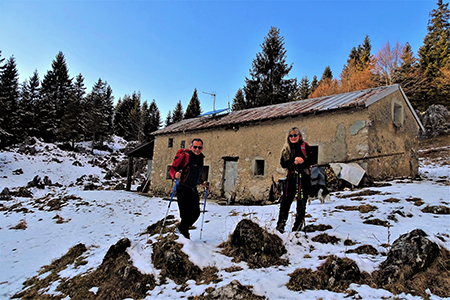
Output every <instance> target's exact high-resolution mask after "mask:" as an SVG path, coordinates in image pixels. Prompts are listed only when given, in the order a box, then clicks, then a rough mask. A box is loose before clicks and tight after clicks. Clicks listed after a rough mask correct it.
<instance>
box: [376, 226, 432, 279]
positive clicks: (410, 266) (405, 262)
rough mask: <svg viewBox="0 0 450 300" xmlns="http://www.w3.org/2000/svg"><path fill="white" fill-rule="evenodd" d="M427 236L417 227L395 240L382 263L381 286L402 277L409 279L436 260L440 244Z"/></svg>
mask: <svg viewBox="0 0 450 300" xmlns="http://www.w3.org/2000/svg"><path fill="white" fill-rule="evenodd" d="M426 237H427V234H426V233H425V232H424V231H423V230H421V229H415V230H413V231H411V232H409V233H406V234H403V235H401V236H400V237H399V238H398V239H397V240H395V241H394V243H393V244H392V248H391V249H390V250H389V252H388V255H387V259H386V260H385V261H384V262H382V263H381V264H380V270H379V277H378V285H379V286H384V285H387V284H390V283H392V282H394V281H396V280H397V279H399V278H400V277H402V278H404V279H408V277H411V276H412V275H413V274H415V273H417V272H420V271H423V270H425V269H426V268H427V267H428V266H430V265H431V264H432V263H433V262H434V260H435V259H436V258H437V256H438V255H439V246H438V245H437V244H436V243H434V242H431V241H430V240H429V239H427V238H426Z"/></svg>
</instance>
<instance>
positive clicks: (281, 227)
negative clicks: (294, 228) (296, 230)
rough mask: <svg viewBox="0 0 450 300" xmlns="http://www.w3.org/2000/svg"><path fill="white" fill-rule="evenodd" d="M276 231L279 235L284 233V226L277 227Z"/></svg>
mask: <svg viewBox="0 0 450 300" xmlns="http://www.w3.org/2000/svg"><path fill="white" fill-rule="evenodd" d="M276 230H277V231H278V232H279V233H284V226H280V225H277V228H276Z"/></svg>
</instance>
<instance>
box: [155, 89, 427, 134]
mask: <svg viewBox="0 0 450 300" xmlns="http://www.w3.org/2000/svg"><path fill="white" fill-rule="evenodd" d="M399 89H400V90H401V88H400V86H399V85H391V86H383V87H378V88H373V89H367V90H362V91H355V92H350V93H345V94H338V95H331V96H324V97H320V98H313V99H306V100H300V101H294V102H287V103H282V104H276V105H269V106H263V107H256V108H250V109H245V110H238V111H232V112H231V113H229V114H225V115H221V116H216V117H212V116H204V117H198V118H195V119H187V120H182V121H180V122H177V123H175V124H172V125H170V126H167V127H165V128H162V129H160V130H157V131H155V132H153V133H152V134H153V135H161V134H168V133H175V132H185V131H192V130H204V129H208V128H213V127H221V126H230V125H237V124H245V123H250V122H258V121H264V120H270V119H279V118H286V117H293V116H298V115H301V114H309V113H317V112H324V111H331V110H337V109H343V108H350V107H358V106H365V107H367V106H369V105H370V104H372V103H375V102H377V101H378V100H380V99H382V98H384V97H385V96H386V95H389V94H391V93H393V92H395V91H397V90H399ZM405 101H407V102H408V99H406V97H405ZM408 104H409V102H408ZM418 122H419V123H420V121H418Z"/></svg>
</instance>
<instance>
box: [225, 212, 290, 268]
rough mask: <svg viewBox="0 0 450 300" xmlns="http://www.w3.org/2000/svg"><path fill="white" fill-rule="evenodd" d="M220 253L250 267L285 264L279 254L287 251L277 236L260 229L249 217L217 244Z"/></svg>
mask: <svg viewBox="0 0 450 300" xmlns="http://www.w3.org/2000/svg"><path fill="white" fill-rule="evenodd" d="M219 247H220V248H223V250H222V251H221V253H222V254H224V255H227V256H230V257H233V260H232V261H233V262H240V261H245V262H247V264H248V265H249V267H250V268H267V267H270V266H273V265H287V264H288V261H287V260H286V259H281V256H282V255H283V254H285V253H286V252H287V250H286V248H285V247H284V244H283V241H282V240H281V239H280V237H279V236H277V235H275V234H272V233H269V232H267V231H266V230H264V229H262V228H261V227H260V226H259V225H258V224H256V223H254V222H253V221H251V220H249V219H243V220H241V221H240V222H239V223H238V224H237V226H236V228H235V230H234V232H233V233H232V234H231V235H230V237H229V239H228V241H225V242H223V243H222V244H220V245H219Z"/></svg>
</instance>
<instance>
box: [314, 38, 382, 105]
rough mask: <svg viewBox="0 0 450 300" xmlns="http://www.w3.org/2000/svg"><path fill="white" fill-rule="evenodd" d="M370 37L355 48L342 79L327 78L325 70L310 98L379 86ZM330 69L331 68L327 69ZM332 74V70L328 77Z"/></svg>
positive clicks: (351, 52)
mask: <svg viewBox="0 0 450 300" xmlns="http://www.w3.org/2000/svg"><path fill="white" fill-rule="evenodd" d="M371 48H372V46H371V45H370V40H369V37H368V36H366V37H365V39H364V42H363V44H362V45H359V46H358V47H357V48H356V47H353V49H352V50H351V51H350V55H349V58H348V60H347V65H345V66H344V68H343V70H342V73H341V78H340V79H339V80H338V79H333V78H332V76H325V75H326V74H325V73H326V71H327V69H325V72H324V75H323V76H322V79H321V80H320V81H319V85H318V87H317V88H316V90H315V91H314V92H313V93H312V94H311V96H310V98H316V97H322V96H328V95H334V94H341V93H347V92H352V91H358V90H364V89H368V88H373V87H376V86H377V85H378V83H377V80H376V77H375V75H374V62H375V58H374V57H371V55H370V50H371ZM327 68H329V67H327ZM330 74H331V70H330V72H329V73H328V75H330Z"/></svg>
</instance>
